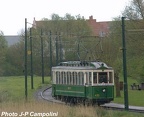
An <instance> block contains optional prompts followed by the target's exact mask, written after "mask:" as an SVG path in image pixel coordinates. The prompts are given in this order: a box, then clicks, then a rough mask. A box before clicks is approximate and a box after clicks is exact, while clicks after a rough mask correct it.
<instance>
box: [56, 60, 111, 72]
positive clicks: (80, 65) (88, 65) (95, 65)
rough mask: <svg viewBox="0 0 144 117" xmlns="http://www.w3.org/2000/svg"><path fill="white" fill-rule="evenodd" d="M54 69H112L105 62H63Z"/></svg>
mask: <svg viewBox="0 0 144 117" xmlns="http://www.w3.org/2000/svg"><path fill="white" fill-rule="evenodd" d="M53 68H57V69H78V70H80V69H83V70H84V69H87V70H88V69H112V67H109V66H107V65H106V64H105V63H104V62H99V61H96V62H89V61H88V62H87V61H67V62H61V63H59V65H58V66H55V67H53Z"/></svg>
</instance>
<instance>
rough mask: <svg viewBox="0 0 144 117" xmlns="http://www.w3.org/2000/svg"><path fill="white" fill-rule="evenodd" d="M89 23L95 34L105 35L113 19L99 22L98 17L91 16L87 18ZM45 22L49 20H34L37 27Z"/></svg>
mask: <svg viewBox="0 0 144 117" xmlns="http://www.w3.org/2000/svg"><path fill="white" fill-rule="evenodd" d="M86 21H87V23H88V25H89V26H90V27H91V29H92V32H93V35H92V36H98V37H105V36H106V35H108V33H109V25H110V22H111V21H103V22H97V21H96V19H93V16H90V17H89V19H86ZM43 22H47V21H36V20H35V18H34V20H33V27H34V28H36V27H37V24H38V25H42V24H43Z"/></svg>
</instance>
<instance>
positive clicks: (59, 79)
mask: <svg viewBox="0 0 144 117" xmlns="http://www.w3.org/2000/svg"><path fill="white" fill-rule="evenodd" d="M58 76H59V77H58V79H59V80H58V81H59V82H58V84H61V79H60V72H58Z"/></svg>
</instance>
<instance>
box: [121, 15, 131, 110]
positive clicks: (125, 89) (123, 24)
mask: <svg viewBox="0 0 144 117" xmlns="http://www.w3.org/2000/svg"><path fill="white" fill-rule="evenodd" d="M124 19H125V17H122V46H123V48H122V51H123V76H124V102H125V110H129V104H128V87H127V85H128V84H127V65H126V63H127V62H126V41H125V20H124Z"/></svg>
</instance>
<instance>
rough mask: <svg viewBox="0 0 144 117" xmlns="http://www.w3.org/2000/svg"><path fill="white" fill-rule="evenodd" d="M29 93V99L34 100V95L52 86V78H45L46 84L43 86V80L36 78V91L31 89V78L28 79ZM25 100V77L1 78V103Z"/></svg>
mask: <svg viewBox="0 0 144 117" xmlns="http://www.w3.org/2000/svg"><path fill="white" fill-rule="evenodd" d="M27 80H28V82H27V85H28V86H27V92H28V98H33V93H34V92H35V91H36V90H37V89H39V88H41V87H43V86H44V85H48V84H50V78H49V77H45V83H44V84H42V78H41V77H39V76H34V79H33V80H34V81H33V84H34V89H31V77H28V78H27ZM24 98H25V77H24V76H19V77H18V76H11V77H0V102H3V101H15V100H16V101H18V100H22V99H24Z"/></svg>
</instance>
